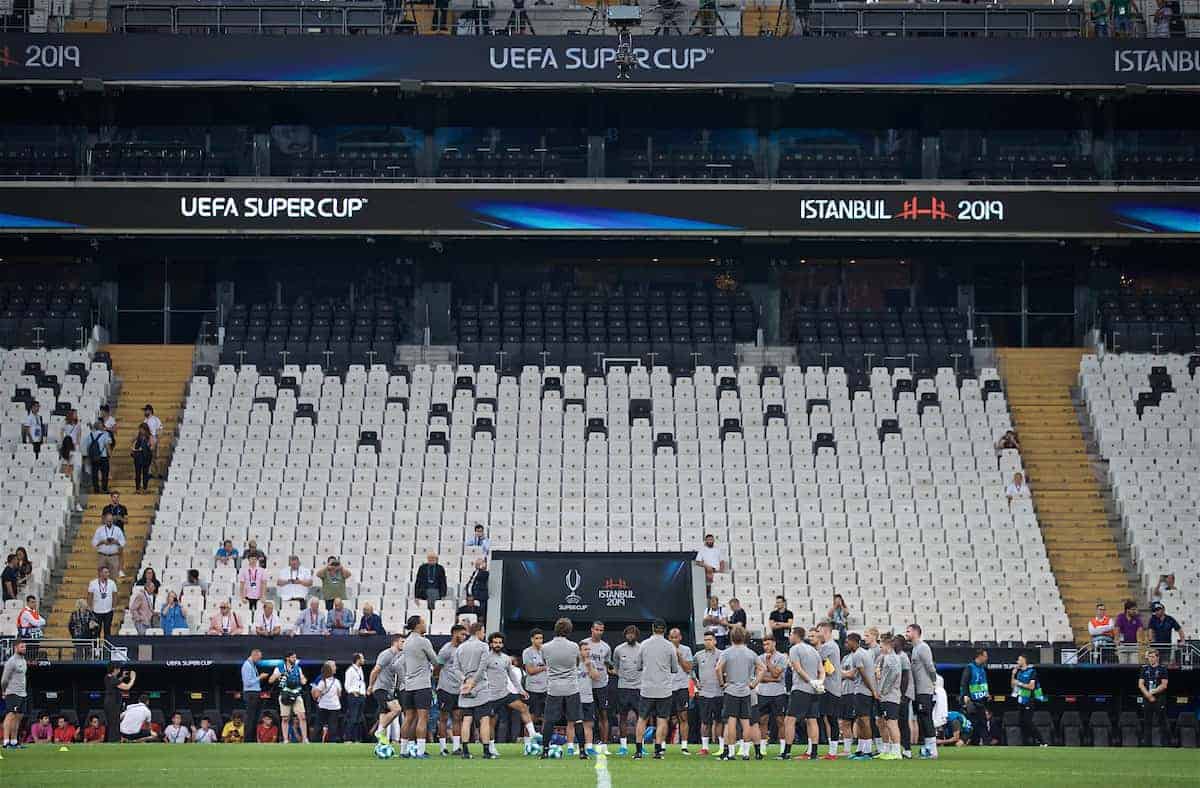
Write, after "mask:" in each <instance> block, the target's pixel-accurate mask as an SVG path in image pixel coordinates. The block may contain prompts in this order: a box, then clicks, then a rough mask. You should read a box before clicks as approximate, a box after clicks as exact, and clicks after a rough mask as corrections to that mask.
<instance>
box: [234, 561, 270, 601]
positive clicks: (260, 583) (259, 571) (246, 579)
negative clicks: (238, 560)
mask: <svg viewBox="0 0 1200 788" xmlns="http://www.w3.org/2000/svg"><path fill="white" fill-rule="evenodd" d="M244 561H245V565H244V566H243V567H242V571H241V573H240V574H239V575H238V589H239V591H240V592H241V597H242V601H243V602H245V603H246V606H247V607H249V608H250V614H251V617H253V615H254V611H256V610H258V602H259V600H260V599H262V596H263V593H264V592H265V591H266V588H267V572H266V570H265V569H263V568H262V567H260V566H259V564H258V553H257V552H255V553H251V552H250V551H249V550H247V551H246V555H245V556H244Z"/></svg>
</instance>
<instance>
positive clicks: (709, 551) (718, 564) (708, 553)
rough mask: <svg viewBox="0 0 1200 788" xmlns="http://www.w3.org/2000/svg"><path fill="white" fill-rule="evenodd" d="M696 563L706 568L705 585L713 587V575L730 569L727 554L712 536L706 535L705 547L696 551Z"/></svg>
mask: <svg viewBox="0 0 1200 788" xmlns="http://www.w3.org/2000/svg"><path fill="white" fill-rule="evenodd" d="M696 563H697V564H699V565H700V566H702V567H704V583H705V585H712V581H713V575H715V574H716V573H717V572H724V571H726V570H727V569H728V565H727V563H726V561H725V554H724V552H722V551H721V548H719V547H717V539H716V537H715V536H713V535H712V534H705V535H704V545H703V546H702V547H701V548H700V549H699V550H697V551H696Z"/></svg>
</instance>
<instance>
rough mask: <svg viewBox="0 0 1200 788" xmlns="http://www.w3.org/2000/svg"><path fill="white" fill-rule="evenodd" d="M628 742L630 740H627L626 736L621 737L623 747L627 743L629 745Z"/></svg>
mask: <svg viewBox="0 0 1200 788" xmlns="http://www.w3.org/2000/svg"><path fill="white" fill-rule="evenodd" d="M627 744H629V742H628V741H626V739H625V737H624V736H622V737H621V746H622V747H624V746H625V745H627Z"/></svg>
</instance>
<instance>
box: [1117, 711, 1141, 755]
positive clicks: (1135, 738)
mask: <svg viewBox="0 0 1200 788" xmlns="http://www.w3.org/2000/svg"><path fill="white" fill-rule="evenodd" d="M1117 729H1118V731H1119V732H1120V735H1121V746H1122V747H1137V746H1138V744H1140V743H1141V738H1142V721H1141V720H1139V719H1138V715H1137V712H1134V711H1123V712H1121V715H1120V716H1119V717H1118V718H1117Z"/></svg>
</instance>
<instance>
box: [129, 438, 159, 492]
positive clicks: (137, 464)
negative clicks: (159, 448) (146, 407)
mask: <svg viewBox="0 0 1200 788" xmlns="http://www.w3.org/2000/svg"><path fill="white" fill-rule="evenodd" d="M153 444H154V439H153V438H152V437H151V435H150V428H149V427H147V426H146V425H145V424H144V423H143V424H139V425H138V431H137V437H135V438H134V439H133V444H132V445H131V446H130V447H129V454H130V456H132V457H133V489H134V492H139V493H145V492H150V462H151V460H153V459H154V450H153V448H152V447H153Z"/></svg>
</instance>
